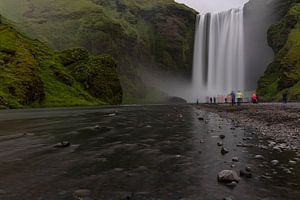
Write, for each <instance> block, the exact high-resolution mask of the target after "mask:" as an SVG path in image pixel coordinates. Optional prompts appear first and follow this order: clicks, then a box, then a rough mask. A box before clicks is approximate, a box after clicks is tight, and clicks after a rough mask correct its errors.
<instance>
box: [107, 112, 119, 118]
mask: <svg viewBox="0 0 300 200" xmlns="http://www.w3.org/2000/svg"><path fill="white" fill-rule="evenodd" d="M116 115H117V113H110V114H108V115H107V116H108V117H114V116H116Z"/></svg>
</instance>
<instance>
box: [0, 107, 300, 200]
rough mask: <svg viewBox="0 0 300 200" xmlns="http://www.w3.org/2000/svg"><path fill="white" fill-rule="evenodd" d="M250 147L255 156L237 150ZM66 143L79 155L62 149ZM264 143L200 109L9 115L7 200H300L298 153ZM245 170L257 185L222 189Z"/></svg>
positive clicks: (2, 192) (2, 194)
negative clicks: (228, 175) (228, 174)
mask: <svg viewBox="0 0 300 200" xmlns="http://www.w3.org/2000/svg"><path fill="white" fill-rule="evenodd" d="M199 117H200V120H199V119H198V118H199ZM202 118H203V119H202ZM220 134H223V135H224V136H225V138H224V139H223V144H224V147H226V148H228V150H229V153H228V154H225V155H222V154H221V153H220V149H221V147H219V146H218V145H217V143H218V142H219V141H221V139H220V138H219V135H220ZM243 139H244V140H243ZM245 139H246V140H247V143H248V144H251V145H249V146H252V145H253V146H252V147H237V144H238V143H240V142H245ZM61 141H69V142H70V144H71V145H70V146H67V147H65V148H56V147H54V145H55V144H57V143H59V142H61ZM261 143H264V141H262V140H261V139H260V140H259V139H258V137H257V133H255V131H254V130H249V129H245V128H243V127H237V126H236V125H235V124H234V122H233V121H231V120H227V119H222V118H220V117H218V115H216V114H212V113H209V112H205V111H201V110H198V109H196V108H195V107H193V106H191V105H152V106H121V107H102V108H101V107H88V108H53V109H26V110H3V111H0V149H1V151H0V177H1V178H0V199H3V200H20V199H22V200H27V199H28V200H29V199H38V200H48V199H49V200H52V199H56V200H58V199H64V200H65V199H66V200H69V199H70V200H71V199H76V198H77V197H74V192H75V193H76V191H77V190H79V189H85V191H88V192H87V193H88V197H87V198H83V199H86V200H87V199H94V200H96V199H116V200H118V199H120V200H121V199H135V200H139V199H172V200H176V199H182V200H183V199H197V200H198V199H200V200H202V199H203V200H218V199H223V198H226V197H231V199H233V200H234V199H243V200H255V199H264V200H267V199H270V200H271V199H272V200H273V199H275V200H277V199H278V200H279V199H289V200H292V199H295V200H296V199H300V188H299V183H300V168H299V163H297V164H295V165H290V164H289V163H288V161H289V160H290V159H292V158H293V157H294V153H292V152H283V153H277V152H272V151H264V150H263V149H260V148H258V145H259V144H261ZM255 155H262V156H264V157H265V159H264V160H257V159H254V156H255ZM236 156H237V157H238V158H239V161H238V162H233V161H232V158H233V157H236ZM274 159H276V160H278V161H279V164H278V165H277V166H272V164H271V163H270V161H271V160H274ZM233 165H234V166H233ZM245 167H251V170H252V172H251V173H252V178H245V177H242V178H241V180H240V181H239V183H238V184H237V186H236V187H234V188H232V187H228V186H227V185H224V184H222V183H218V181H217V174H218V173H219V172H220V171H221V170H224V169H230V170H231V169H233V170H236V171H237V172H238V171H239V170H241V169H244V168H245ZM283 169H289V170H290V172H289V173H286V170H283ZM77 192H78V191H77ZM77 199H78V198H77Z"/></svg>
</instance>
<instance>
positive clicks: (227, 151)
mask: <svg viewBox="0 0 300 200" xmlns="http://www.w3.org/2000/svg"><path fill="white" fill-rule="evenodd" d="M226 153H229V150H228V149H226V148H224V147H222V149H221V154H222V155H225V154H226Z"/></svg>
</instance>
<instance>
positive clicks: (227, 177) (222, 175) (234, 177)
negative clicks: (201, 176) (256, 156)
mask: <svg viewBox="0 0 300 200" xmlns="http://www.w3.org/2000/svg"><path fill="white" fill-rule="evenodd" d="M218 181H219V182H222V183H231V182H233V181H236V182H239V181H240V177H239V176H238V174H237V173H236V172H235V171H233V170H223V171H221V172H219V173H218Z"/></svg>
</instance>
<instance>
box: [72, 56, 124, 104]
mask: <svg viewBox="0 0 300 200" xmlns="http://www.w3.org/2000/svg"><path fill="white" fill-rule="evenodd" d="M70 70H71V73H72V75H73V76H74V77H75V79H76V80H77V81H78V82H80V83H82V85H83V86H84V87H85V89H86V90H87V91H89V92H90V94H91V95H92V96H94V97H96V98H98V99H101V100H102V101H104V102H108V103H110V104H120V103H122V89H121V85H120V80H119V77H118V75H117V64H116V62H115V61H114V60H113V58H112V57H111V56H109V55H103V56H92V57H90V58H89V59H88V60H85V61H82V62H79V63H75V64H73V65H72V66H70Z"/></svg>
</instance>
